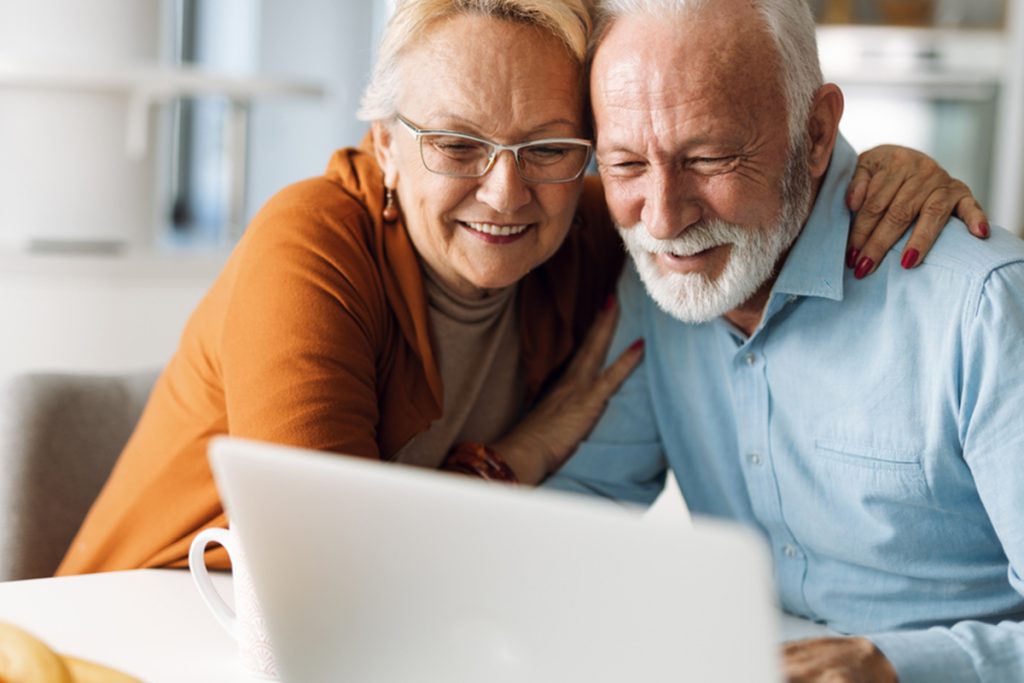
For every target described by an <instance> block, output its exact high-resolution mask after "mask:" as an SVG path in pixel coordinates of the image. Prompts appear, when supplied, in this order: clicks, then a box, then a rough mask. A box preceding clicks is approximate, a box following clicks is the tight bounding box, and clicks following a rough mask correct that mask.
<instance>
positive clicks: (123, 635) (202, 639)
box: [0, 569, 258, 683]
mask: <svg viewBox="0 0 1024 683" xmlns="http://www.w3.org/2000/svg"><path fill="white" fill-rule="evenodd" d="M213 580H214V584H215V585H216V586H217V589H218V590H219V591H221V594H222V595H224V596H225V597H226V598H227V599H228V600H230V599H231V576H230V574H227V573H221V572H217V573H215V574H214V576H213ZM0 620H3V621H9V622H11V623H14V624H17V625H18V626H20V627H22V628H24V629H26V630H28V631H30V632H32V633H33V634H35V635H36V636H37V637H39V638H41V639H42V640H43V641H45V642H46V643H47V644H48V645H49V646H50V647H51V648H53V649H54V650H56V651H58V652H61V653H63V654H70V655H75V656H77V657H81V658H83V659H90V660H93V661H96V662H99V663H102V664H106V665H108V666H112V667H114V668H117V669H120V670H122V671H124V672H125V673H129V674H132V675H133V676H136V677H138V678H141V679H142V680H143V681H147V683H184V682H189V681H210V682H214V681H217V682H223V683H236V682H237V683H251V682H252V681H254V680H258V679H253V678H252V677H250V676H248V675H247V674H246V673H245V672H244V670H243V669H242V668H241V664H240V663H239V659H238V650H237V648H236V646H235V641H234V640H232V638H231V636H229V635H228V633H227V632H226V631H225V630H224V629H223V628H221V626H220V624H219V623H218V622H217V621H216V620H215V619H214V617H213V614H212V613H211V612H210V611H209V610H208V609H207V607H206V605H205V604H204V603H203V601H202V599H201V598H200V597H199V593H198V591H197V590H196V588H195V586H194V585H193V583H192V577H191V576H189V573H188V571H186V570H178V569H144V570H140V571H130V572H111V573H106V574H90V575H85V576H71V577H64V578H56V579H34V580H30V581H10V582H7V583H0Z"/></svg>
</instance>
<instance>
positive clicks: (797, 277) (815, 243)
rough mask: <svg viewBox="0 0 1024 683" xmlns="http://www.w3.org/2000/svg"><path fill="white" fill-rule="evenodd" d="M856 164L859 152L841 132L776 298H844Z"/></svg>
mask: <svg viewBox="0 0 1024 683" xmlns="http://www.w3.org/2000/svg"><path fill="white" fill-rule="evenodd" d="M856 166H857V153H856V152H855V151H854V150H853V147H851V146H850V143H848V142H847V141H846V138H844V137H843V136H842V135H839V137H838V139H837V140H836V146H835V149H834V150H833V151H832V159H831V161H830V162H829V166H828V172H827V173H826V174H825V180H824V181H823V182H822V184H821V189H820V190H819V191H818V196H817V198H816V199H815V201H814V207H813V208H812V209H811V215H810V217H809V218H808V219H807V224H806V225H805V226H804V229H803V230H802V231H801V232H800V235H799V237H797V240H796V243H795V244H794V245H793V248H792V249H791V250H790V252H789V256H788V257H787V258H786V262H785V263H784V264H783V266H782V271H781V272H780V273H779V277H778V279H776V281H775V286H774V287H772V296H773V298H774V297H775V295H776V294H778V295H796V296H817V297H822V298H826V299H832V300H834V301H842V299H843V268H844V267H845V261H846V241H847V236H848V233H849V225H850V211H849V209H847V208H846V188H847V186H848V185H849V183H850V180H851V178H853V172H854V169H855V168H856Z"/></svg>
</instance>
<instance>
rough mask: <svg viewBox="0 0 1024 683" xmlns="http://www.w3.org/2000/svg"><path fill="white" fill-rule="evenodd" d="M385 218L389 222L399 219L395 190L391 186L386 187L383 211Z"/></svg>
mask: <svg viewBox="0 0 1024 683" xmlns="http://www.w3.org/2000/svg"><path fill="white" fill-rule="evenodd" d="M381 215H382V216H384V220H386V221H388V222H389V223H390V222H392V221H396V220H398V206H396V205H395V191H394V190H392V189H391V188H390V187H386V188H384V211H382V212H381Z"/></svg>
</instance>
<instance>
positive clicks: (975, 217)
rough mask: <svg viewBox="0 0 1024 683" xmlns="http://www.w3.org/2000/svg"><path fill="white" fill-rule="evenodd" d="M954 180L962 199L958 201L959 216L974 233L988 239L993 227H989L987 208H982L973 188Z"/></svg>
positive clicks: (957, 214)
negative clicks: (972, 192) (972, 190)
mask: <svg viewBox="0 0 1024 683" xmlns="http://www.w3.org/2000/svg"><path fill="white" fill-rule="evenodd" d="M953 182H954V184H955V185H956V186H957V187H956V191H957V194H958V195H959V197H960V200H959V201H957V203H956V216H957V218H959V219H960V220H962V221H963V222H964V223H966V224H967V229H968V230H969V231H970V232H971V234H972V235H974V236H975V237H980V238H981V239H988V236H989V234H991V229H990V228H989V224H988V216H986V215H985V210H984V209H983V208H981V204H979V203H978V200H977V199H975V198H974V195H973V194H971V188H969V187H967V185H965V184H964V183H962V182H960V181H959V180H954V181H953Z"/></svg>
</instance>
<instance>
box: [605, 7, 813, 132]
mask: <svg viewBox="0 0 1024 683" xmlns="http://www.w3.org/2000/svg"><path fill="white" fill-rule="evenodd" d="M751 1H752V2H753V4H754V7H756V8H757V10H758V12H759V13H760V14H761V17H762V19H763V20H764V23H765V28H767V29H768V32H769V33H770V34H771V36H772V39H773V40H774V42H775V47H776V49H777V50H778V52H779V61H780V63H781V67H782V73H781V74H779V77H780V78H781V80H782V87H783V91H784V94H785V96H786V112H787V124H788V129H789V141H790V145H793V144H794V143H795V142H797V139H798V137H799V136H803V135H805V134H806V132H807V119H808V116H809V114H810V108H811V102H812V101H813V99H814V93H815V92H817V90H818V88H820V87H821V85H822V84H823V83H824V79H823V78H822V76H821V65H820V64H819V62H818V43H817V38H816V35H815V28H814V17H813V15H812V14H811V9H810V7H809V6H808V4H807V0H751ZM702 11H706V12H714V11H715V3H714V0H598V2H597V16H596V20H595V27H594V37H593V40H592V43H591V48H590V53H591V55H593V53H594V50H596V49H597V46H598V45H600V44H601V41H602V40H603V39H604V36H605V35H606V34H607V33H608V29H609V28H610V27H611V25H612V24H614V23H615V20H616V19H619V18H621V17H625V16H630V15H636V14H647V15H651V14H653V15H655V16H665V15H671V16H669V17H668V18H669V19H672V18H676V19H678V18H680V17H682V16H686V15H688V14H695V13H697V12H702Z"/></svg>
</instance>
